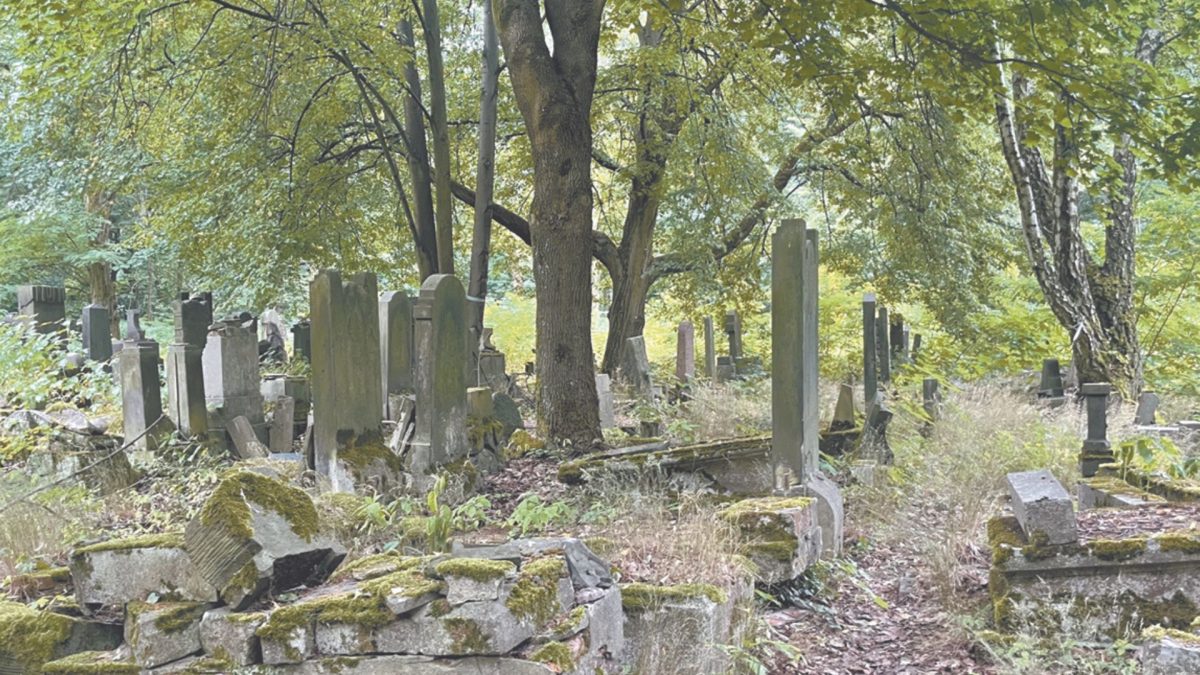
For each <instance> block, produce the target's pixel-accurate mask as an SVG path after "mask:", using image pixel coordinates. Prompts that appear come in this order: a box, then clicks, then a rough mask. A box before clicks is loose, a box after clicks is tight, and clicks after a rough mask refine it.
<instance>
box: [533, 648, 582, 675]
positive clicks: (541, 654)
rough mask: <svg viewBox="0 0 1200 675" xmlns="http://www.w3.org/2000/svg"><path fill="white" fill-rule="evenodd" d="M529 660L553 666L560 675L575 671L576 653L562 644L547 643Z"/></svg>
mask: <svg viewBox="0 0 1200 675" xmlns="http://www.w3.org/2000/svg"><path fill="white" fill-rule="evenodd" d="M529 660H530V661H537V662H538V663H545V664H549V665H552V666H554V667H555V668H556V669H557V672H560V673H565V672H568V671H571V670H574V669H575V654H574V652H572V651H571V648H570V647H568V646H566V645H564V644H563V643H561V642H547V643H546V644H544V645H542V646H541V647H539V648H538V649H537V651H535V652H534V653H532V654H530V655H529Z"/></svg>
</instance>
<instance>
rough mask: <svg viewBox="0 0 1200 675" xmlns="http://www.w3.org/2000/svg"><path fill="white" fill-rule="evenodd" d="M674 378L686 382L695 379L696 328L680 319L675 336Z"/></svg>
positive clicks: (689, 322) (682, 382)
mask: <svg viewBox="0 0 1200 675" xmlns="http://www.w3.org/2000/svg"><path fill="white" fill-rule="evenodd" d="M675 379H677V380H679V382H680V383H681V384H687V383H689V382H691V381H692V380H694V379H696V329H695V327H694V326H692V322H691V321H681V322H680V323H679V329H678V330H677V331H676V338H675Z"/></svg>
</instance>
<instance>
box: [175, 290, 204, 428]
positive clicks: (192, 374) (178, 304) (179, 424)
mask: <svg viewBox="0 0 1200 675" xmlns="http://www.w3.org/2000/svg"><path fill="white" fill-rule="evenodd" d="M173 310H174V319H175V337H174V340H173V341H172V342H171V344H170V345H168V346H167V416H168V417H170V418H171V420H172V421H173V422H175V426H176V428H178V429H179V432H180V433H181V434H183V435H184V436H204V435H205V434H207V432H208V405H207V401H206V400H205V396H204V347H205V345H206V344H207V343H208V329H209V326H210V325H212V320H213V303H212V293H197V294H196V295H195V296H191V295H189V294H188V293H181V294H180V295H179V299H178V300H176V301H175V305H174V307H173Z"/></svg>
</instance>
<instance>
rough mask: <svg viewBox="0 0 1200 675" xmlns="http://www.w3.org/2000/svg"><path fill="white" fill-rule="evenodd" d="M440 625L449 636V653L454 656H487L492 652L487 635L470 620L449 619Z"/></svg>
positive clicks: (443, 620)
mask: <svg viewBox="0 0 1200 675" xmlns="http://www.w3.org/2000/svg"><path fill="white" fill-rule="evenodd" d="M442 625H443V626H445V628H446V632H447V633H449V634H450V639H451V640H453V642H451V643H450V651H451V652H452V653H454V654H487V653H488V652H490V651H492V649H491V644H490V643H489V642H488V638H487V635H485V634H484V632H483V631H482V630H480V628H479V624H477V623H475V622H474V621H472V620H471V619H463V618H459V617H449V618H446V619H442Z"/></svg>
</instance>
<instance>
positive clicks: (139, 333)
mask: <svg viewBox="0 0 1200 675" xmlns="http://www.w3.org/2000/svg"><path fill="white" fill-rule="evenodd" d="M145 339H146V331H144V330H142V310H140V309H129V310H126V311H125V341H126V342H138V341H140V340H145Z"/></svg>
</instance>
